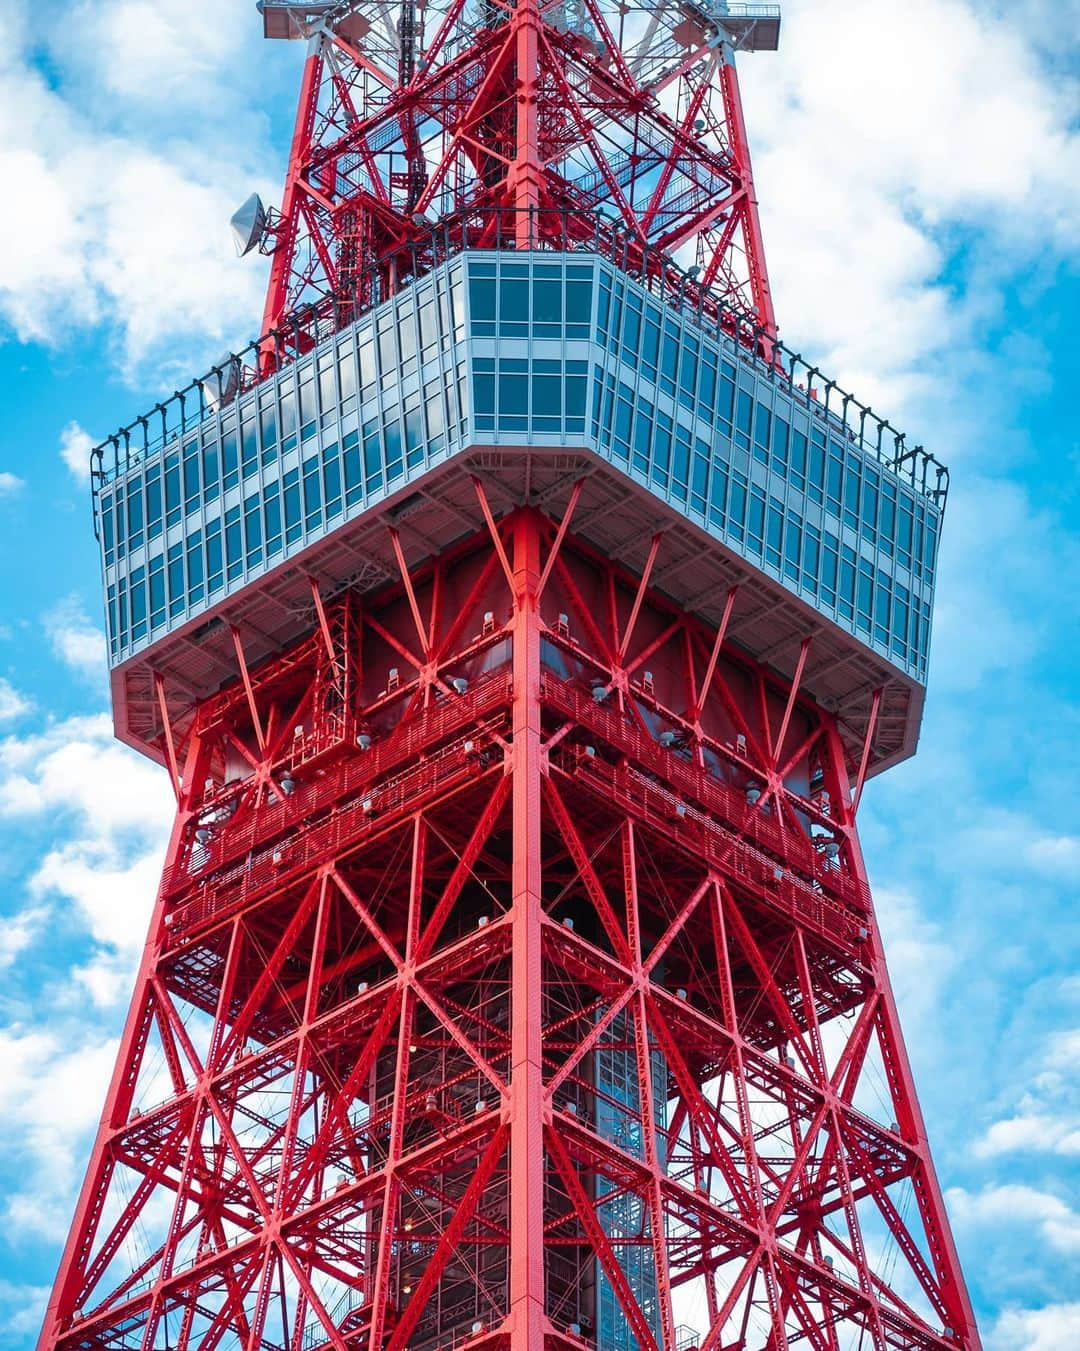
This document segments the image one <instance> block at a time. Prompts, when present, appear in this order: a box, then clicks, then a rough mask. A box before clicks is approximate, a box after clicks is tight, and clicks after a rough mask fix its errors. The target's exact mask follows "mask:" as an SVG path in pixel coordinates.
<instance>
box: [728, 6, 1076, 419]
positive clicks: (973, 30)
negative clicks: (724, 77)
mask: <svg viewBox="0 0 1080 1351" xmlns="http://www.w3.org/2000/svg"><path fill="white" fill-rule="evenodd" d="M1029 32H1030V26H1029V25H1024V24H1023V22H1022V20H1021V21H1010V20H1008V19H1005V18H1002V17H999V16H998V15H996V14H993V13H990V12H988V11H987V9H986V8H985V7H979V8H976V7H975V6H974V5H972V4H970V3H965V0H911V3H908V4H905V5H902V6H897V5H892V4H889V3H888V0H863V3H861V4H858V5H843V6H833V7H828V6H827V7H825V8H824V9H823V8H822V7H821V6H820V5H816V4H813V3H812V0H791V3H789V4H787V5H786V6H785V10H784V37H783V39H782V42H781V51H780V53H779V54H778V55H777V56H775V57H774V56H762V57H755V58H752V59H750V60H747V61H745V62H744V63H743V66H742V84H743V87H744V95H745V99H746V103H747V120H748V124H749V126H750V127H751V129H752V135H753V138H754V148H755V152H756V153H755V178H756V182H757V187H758V189H759V195H760V197H761V201H762V210H763V213H764V222H763V223H764V227H765V233H766V242H767V245H768V249H769V261H770V268H771V272H772V278H773V283H774V289H775V291H776V293H777V295H778V296H779V297H782V301H783V304H782V306H781V311H782V326H786V327H787V329H788V331H789V332H790V333H791V334H792V335H793V337H794V338H795V340H796V341H798V342H801V341H803V340H805V339H807V338H809V339H811V340H812V341H813V344H814V348H815V351H818V352H820V351H821V350H822V348H826V349H827V350H828V353H829V356H828V361H829V364H830V366H831V367H832V369H834V370H835V371H837V372H838V373H839V374H840V375H841V376H842V377H843V378H846V379H849V380H851V381H852V382H853V384H854V387H855V389H856V392H860V391H863V394H862V397H864V398H867V397H869V398H870V399H872V400H873V401H874V403H875V405H876V404H878V403H879V402H880V401H881V398H882V397H883V396H887V395H890V394H891V396H892V399H893V406H895V401H896V400H897V399H905V398H909V397H912V396H915V395H917V394H918V393H919V392H920V389H921V387H922V385H923V383H924V382H925V381H926V380H927V379H928V378H932V375H933V372H932V366H931V363H932V362H933V361H934V360H935V359H936V356H937V354H938V353H939V352H942V351H945V350H948V349H949V348H950V347H951V346H952V345H953V344H955V343H956V342H957V340H963V339H966V338H967V337H968V335H969V331H970V328H971V326H972V324H973V323H974V322H976V321H977V320H978V319H979V317H980V315H981V313H982V309H983V306H985V305H986V304H991V305H992V304H993V303H994V302H993V300H992V299H991V298H990V297H988V295H987V294H986V291H985V289H983V288H981V289H982V293H981V294H980V295H979V297H978V298H977V299H976V298H973V297H972V296H970V295H969V296H968V297H966V298H965V300H964V301H963V302H962V303H960V302H959V297H958V296H957V294H956V291H955V289H954V288H953V287H950V286H949V285H948V284H946V283H945V282H944V281H943V279H942V273H943V271H944V269H945V262H946V258H947V255H948V252H949V251H950V249H951V247H952V246H953V245H954V243H955V231H956V229H957V228H958V227H961V226H974V228H975V230H976V231H977V232H980V233H981V234H983V235H984V236H985V237H986V239H987V240H988V241H991V248H992V254H993V261H994V264H995V268H996V270H997V272H998V274H1000V269H1002V268H1004V269H1007V270H1012V269H1015V268H1016V266H1017V264H1018V262H1019V260H1020V258H1026V257H1032V256H1041V257H1042V258H1045V251H1046V250H1047V248H1048V247H1050V248H1051V249H1056V250H1058V251H1063V250H1068V249H1069V248H1071V247H1072V245H1073V244H1074V243H1075V241H1076V237H1077V228H1078V226H1077V222H1078V221H1080V213H1078V210H1077V208H1078V206H1080V170H1078V161H1080V138H1078V137H1077V136H1076V134H1075V133H1074V132H1072V130H1071V124H1072V116H1073V110H1074V108H1075V84H1074V83H1072V82H1070V81H1069V80H1068V79H1064V78H1060V79H1058V80H1050V79H1048V78H1047V73H1046V71H1045V69H1043V68H1042V66H1041V63H1040V55H1039V53H1038V52H1037V51H1036V50H1035V49H1034V48H1033V47H1032V45H1031V43H1030V40H1029V36H1028V34H1029ZM856 110H857V111H856ZM840 240H842V241H843V245H842V247H840V246H838V241H840ZM969 242H970V241H969Z"/></svg>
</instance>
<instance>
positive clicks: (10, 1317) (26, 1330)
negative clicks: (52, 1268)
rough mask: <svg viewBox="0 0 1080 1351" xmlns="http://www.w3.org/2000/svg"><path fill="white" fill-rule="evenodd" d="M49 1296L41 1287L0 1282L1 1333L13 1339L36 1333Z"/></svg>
mask: <svg viewBox="0 0 1080 1351" xmlns="http://www.w3.org/2000/svg"><path fill="white" fill-rule="evenodd" d="M48 1294H49V1292H48V1290H47V1289H46V1288H45V1287H44V1286H41V1285H16V1284H15V1283H14V1282H12V1281H0V1332H3V1333H5V1334H6V1335H7V1336H8V1337H12V1338H14V1337H22V1336H24V1335H25V1336H29V1335H30V1334H31V1333H36V1332H37V1331H38V1329H39V1328H40V1326H41V1316H42V1313H43V1312H44V1309H45V1301H46V1299H47V1298H48Z"/></svg>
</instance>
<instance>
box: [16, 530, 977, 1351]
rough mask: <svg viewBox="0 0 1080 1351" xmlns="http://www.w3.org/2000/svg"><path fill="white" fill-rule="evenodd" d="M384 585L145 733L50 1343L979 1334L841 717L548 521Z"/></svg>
mask: <svg viewBox="0 0 1080 1351" xmlns="http://www.w3.org/2000/svg"><path fill="white" fill-rule="evenodd" d="M485 505H486V504H485ZM401 562H402V568H403V574H402V579H401V580H400V582H398V583H397V584H395V585H393V586H390V587H388V588H387V589H386V590H385V591H384V592H383V593H381V594H378V595H376V596H375V597H373V598H372V597H367V598H365V600H364V602H363V604H361V602H360V600H359V599H358V598H357V597H354V596H352V595H351V594H349V593H345V594H343V595H340V596H338V597H336V598H334V599H332V600H324V599H323V598H322V597H321V596H320V598H319V605H318V606H317V607H316V615H317V617H316V619H315V626H314V628H313V630H312V633H311V635H310V637H309V638H308V639H306V640H304V641H303V642H301V643H299V644H298V645H297V646H296V647H295V648H294V649H292V650H290V651H289V652H285V653H282V654H281V655H280V657H278V658H275V659H273V660H272V661H270V662H268V663H266V664H264V665H263V666H262V667H257V668H254V669H252V670H250V671H246V673H245V667H244V665H243V663H242V646H241V645H240V644H238V645H237V672H236V678H235V680H234V681H233V682H232V683H231V684H230V685H228V686H226V687H225V688H224V689H223V690H222V691H221V693H220V694H218V695H217V696H215V697H214V698H212V699H210V700H208V701H206V702H205V703H204V704H203V705H202V706H201V707H200V708H199V709H198V710H197V712H196V716H195V718H194V720H193V722H192V723H191V726H190V728H189V729H188V730H186V731H185V732H184V733H183V734H182V735H181V733H179V732H178V731H173V732H172V733H170V735H172V736H173V737H175V738H176V741H175V752H176V756H177V761H178V764H179V765H180V766H181V774H182V779H181V784H180V804H179V809H178V813H177V819H176V824H175V827H174V830H173V835H172V842H171V844H170V848H169V855H168V859H167V861H166V867H165V873H164V877H163V881H162V888H161V893H160V896H159V899H158V904H157V908H156V910H155V915H154V922H153V927H152V931H151V935H150V938H149V941H148V944H147V948H146V953H145V956H144V959H143V963H142V966H141V968H140V971H139V976H138V981H137V986H136V991H135V996H134V1000H133V1003H132V1010H131V1014H130V1017H129V1020H128V1026H127V1029H126V1031H125V1034H124V1037H123V1041H122V1045H121V1050H120V1056H119V1059H118V1064H117V1070H116V1074H115V1076H114V1080H113V1084H112V1087H111V1089H110V1093H109V1099H108V1103H107V1106H106V1110H105V1114H104V1116H103V1119H102V1126H101V1129H100V1132H99V1136H98V1140H97V1143H96V1146H95V1149H94V1154H93V1159H92V1162H91V1166H90V1171H89V1174H88V1177H87V1181H86V1185H85V1187H84V1189H83V1194H82V1197H81V1199H80V1202H79V1207H78V1211H77V1214H76V1217H75V1223H74V1226H73V1229H72V1233H71V1238H70V1240H69V1243H68V1246H67V1250H66V1252H65V1255H64V1260H63V1265H62V1268H61V1272H60V1275H59V1277H58V1280H57V1284H56V1288H55V1292H54V1295H53V1299H52V1302H51V1304H50V1307H49V1314H48V1320H47V1323H46V1326H45V1330H44V1333H43V1335H42V1340H41V1343H40V1346H41V1348H42V1351H54V1349H55V1351H74V1348H77V1347H80V1348H83V1347H85V1348H106V1347H109V1348H116V1347H131V1348H135V1347H139V1348H143V1349H144V1351H149V1349H150V1348H162V1347H165V1346H168V1347H169V1348H170V1351H196V1348H197V1351H216V1349H217V1348H238V1349H239V1348H245V1349H246V1351H254V1348H267V1351H268V1349H269V1348H272V1347H278V1348H288V1351H316V1348H318V1349H320V1351H321V1348H324V1347H334V1348H336V1351H359V1349H360V1348H365V1351H375V1348H380V1349H385V1348H395V1351H398V1349H401V1348H406V1347H408V1348H414V1349H415V1348H451V1347H455V1348H456V1347H461V1346H466V1345H468V1346H476V1347H505V1348H513V1349H514V1351H525V1348H541V1347H549V1348H582V1347H599V1348H600V1351H603V1348H604V1342H603V1341H598V1340H597V1328H598V1322H599V1315H600V1309H599V1299H600V1280H599V1278H600V1274H601V1273H602V1274H603V1277H604V1280H605V1282H606V1289H607V1291H608V1296H607V1297H608V1299H609V1301H613V1303H614V1305H616V1306H617V1307H618V1309H619V1316H620V1318H621V1321H622V1322H623V1323H624V1325H625V1329H627V1330H629V1332H631V1333H632V1335H633V1336H634V1337H635V1338H636V1340H637V1343H638V1345H639V1346H640V1347H641V1348H642V1351H653V1349H654V1348H656V1351H659V1348H664V1351H668V1349H669V1348H674V1347H675V1346H676V1345H679V1346H683V1345H697V1346H699V1347H700V1348H701V1349H702V1351H721V1349H723V1351H734V1349H735V1348H738V1349H739V1351H750V1349H751V1348H769V1351H773V1349H774V1348H779V1347H782V1346H786V1345H789V1344H790V1345H795V1344H798V1343H799V1341H800V1340H801V1341H804V1342H805V1343H806V1344H807V1345H809V1346H812V1347H815V1348H820V1349H821V1351H842V1349H843V1348H847V1347H850V1346H855V1345H858V1344H859V1342H860V1340H861V1341H862V1344H863V1345H864V1346H867V1347H869V1346H873V1347H876V1348H910V1349H914V1348H941V1349H942V1351H944V1348H976V1347H978V1345H979V1342H978V1336H977V1333H976V1330H975V1327H974V1323H973V1320H972V1316H971V1311H970V1307H969V1305H968V1302H967V1297H966V1295H965V1292H964V1287H963V1283H962V1279H961V1276H960V1272H959V1268H958V1265H957V1260H956V1254H955V1251H954V1249H953V1246H952V1242H951V1239H950V1236H949V1230H948V1225H947V1221H946V1218H945V1215H944V1210H943V1207H942V1202H941V1196H940V1192H939V1190H938V1186H937V1182H936V1180H935V1178H934V1173H933V1169H932V1165H931V1162H930V1155H929V1149H928V1145H927V1140H926V1132H925V1127H924V1125H923V1122H922V1119H921V1117H920V1115H919V1110H918V1105H917V1102H916V1098H915V1092H914V1088H913V1085H912V1081H911V1073H910V1067H909V1065H908V1062H907V1058H906V1055H905V1052H904V1048H903V1041H902V1038H901V1034H900V1030H899V1026H898V1023H897V1018H896V1010H895V1006H894V1004H893V999H892V995H891V992H890V989H889V983H888V977H887V973H886V969H885V961H884V957H883V954H882V950H881V945H880V941H879V937H878V930H877V926H876V924H875V921H874V913H873V906H872V903H871V899H870V894H869V891H868V888H867V885H866V878H865V871H864V868H863V863H862V859H861V855H860V852H859V845H858V837H857V834H856V829H855V824H854V819H853V809H852V797H851V792H850V788H849V785H851V784H853V783H854V782H855V781H856V779H857V776H858V770H859V766H858V765H856V764H852V763H847V762H846V761H845V759H844V753H843V751H842V749H841V741H840V737H839V734H838V729H837V722H836V718H835V716H834V715H832V714H829V713H826V712H824V711H823V710H821V709H820V708H818V707H817V706H816V705H814V704H813V702H812V701H810V700H809V699H808V698H806V697H805V696H804V695H802V694H801V693H800V692H799V691H798V689H797V688H796V687H795V682H793V681H792V682H788V683H787V684H785V683H784V682H783V681H780V680H779V679H778V678H777V677H776V675H775V674H774V673H773V672H771V671H769V670H766V669H763V668H760V667H757V666H755V665H754V664H753V663H752V662H751V661H749V660H748V659H747V658H745V657H744V656H743V655H741V654H740V653H739V651H738V649H735V648H733V647H732V646H731V645H730V644H728V643H727V642H725V641H724V640H723V636H722V635H717V634H714V633H711V632H709V631H707V630H706V629H705V628H704V627H703V626H702V625H701V624H700V623H699V621H697V620H696V619H695V618H694V617H693V616H692V615H688V614H684V613H680V612H677V611H675V610H673V608H672V607H671V604H670V602H668V601H666V600H665V599H664V598H663V597H662V596H661V595H660V594H659V593H658V592H657V591H656V590H655V589H653V588H652V587H651V586H650V585H649V584H648V579H647V578H642V577H635V576H631V575H628V574H626V573H624V572H623V571H621V570H620V569H619V568H618V567H617V566H615V565H613V564H608V563H604V562H602V561H601V560H598V559H597V558H596V557H595V555H594V554H593V553H592V552H591V551H590V550H589V549H588V548H587V547H586V546H584V545H583V544H582V543H581V542H580V541H578V540H577V539H576V538H575V537H574V534H573V531H572V529H564V528H562V527H560V526H559V524H558V523H557V522H554V521H550V520H548V519H547V518H545V517H544V516H542V515H540V514H539V513H536V512H534V511H531V510H528V509H521V510H518V511H517V512H514V513H512V514H511V515H510V516H509V517H507V518H505V519H504V520H502V521H495V520H494V519H492V522H491V527H490V528H489V529H487V530H484V531H482V532H481V534H480V535H478V536H476V537H475V538H474V539H473V540H472V541H471V542H469V543H467V544H466V545H464V546H463V547H462V548H460V549H458V550H456V551H455V552H454V554H453V555H452V556H448V557H446V558H444V559H440V560H438V561H436V562H435V563H434V564H433V565H426V566H424V567H422V568H419V569H416V570H410V568H409V566H408V563H407V556H406V552H405V550H404V548H403V549H402V551H401ZM650 562H651V563H653V564H655V565H656V568H657V569H662V566H663V541H662V540H660V541H659V542H658V543H657V545H656V547H655V549H654V550H652V551H651V553H650ZM504 564H505V568H504ZM541 582H542V583H543V586H542V588H541ZM718 636H719V637H720V638H721V641H720V642H719V643H717V641H716V639H717V637H718ZM612 1054H622V1055H623V1056H624V1059H625V1063H626V1065H627V1066H630V1067H632V1073H631V1074H630V1080H631V1081H632V1082H633V1083H634V1084H636V1085H637V1087H636V1088H635V1089H633V1090H632V1091H631V1092H630V1093H628V1094H626V1095H624V1097H625V1101H622V1100H614V1099H611V1098H610V1097H609V1096H607V1095H606V1092H605V1090H604V1089H603V1088H602V1087H601V1086H600V1080H598V1078H597V1064H598V1059H597V1057H598V1056H600V1055H606V1056H608V1057H609V1058H610V1056H611V1055H612ZM657 1064H659V1065H661V1066H662V1070H661V1071H660V1072H659V1073H658V1071H657V1069H656V1068H655V1067H656V1065H657ZM618 1198H624V1199H625V1200H626V1201H627V1202H628V1203H629V1202H633V1204H634V1206H636V1210H635V1211H634V1213H636V1214H639V1215H640V1216H641V1217H643V1218H642V1220H641V1225H640V1228H639V1229H638V1230H637V1231H636V1232H626V1231H624V1230H620V1229H619V1227H618V1226H617V1225H616V1224H615V1223H614V1221H613V1216H614V1213H615V1202H616V1200H617V1199H618ZM642 1252H644V1253H645V1254H646V1257H645V1259H644V1260H645V1263H646V1269H647V1270H648V1271H649V1272H650V1273H651V1274H650V1276H649V1279H648V1281H647V1282H646V1283H645V1286H646V1287H647V1288H643V1285H642V1282H641V1281H640V1280H639V1279H637V1278H631V1276H629V1275H628V1274H627V1271H628V1269H633V1270H640V1263H641V1261H642V1258H641V1256H640V1254H641V1253H642ZM635 1254H637V1256H634V1255H635ZM635 1263H636V1264H637V1266H634V1264H635ZM608 1317H609V1318H610V1312H609V1314H608ZM688 1328H690V1329H693V1330H694V1333H693V1337H691V1333H690V1332H688V1331H687V1329H688ZM575 1329H576V1330H575ZM623 1335H626V1334H625V1332H624V1334H623ZM688 1338H690V1340H688Z"/></svg>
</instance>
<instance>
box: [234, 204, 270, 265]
mask: <svg viewBox="0 0 1080 1351" xmlns="http://www.w3.org/2000/svg"><path fill="white" fill-rule="evenodd" d="M229 225H230V227H231V228H232V233H233V242H234V243H235V244H236V256H237V257H238V258H243V257H244V256H245V254H248V253H250V252H251V250H252V249H255V248H258V246H259V245H260V244H261V243H262V240H263V236H264V235H265V234H266V207H264V206H263V203H262V198H261V197H260V196H259V194H258V193H257V192H253V193H252V194H251V196H250V197H249V198H248V199H247V201H246V202H245V203H244V205H243V206H242V207H240V208H239V210H237V211H235V212H233V215H232V218H231V219H230V221H229Z"/></svg>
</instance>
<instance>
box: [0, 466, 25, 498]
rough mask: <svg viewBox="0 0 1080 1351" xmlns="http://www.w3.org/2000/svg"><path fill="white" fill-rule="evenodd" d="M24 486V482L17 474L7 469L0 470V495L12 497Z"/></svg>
mask: <svg viewBox="0 0 1080 1351" xmlns="http://www.w3.org/2000/svg"><path fill="white" fill-rule="evenodd" d="M25 487H26V483H25V482H24V480H23V479H21V478H19V476H18V475H17V474H12V473H10V472H9V471H8V470H7V469H4V470H0V497H14V496H15V494H16V493H17V492H18V491H19V489H20V488H25Z"/></svg>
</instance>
